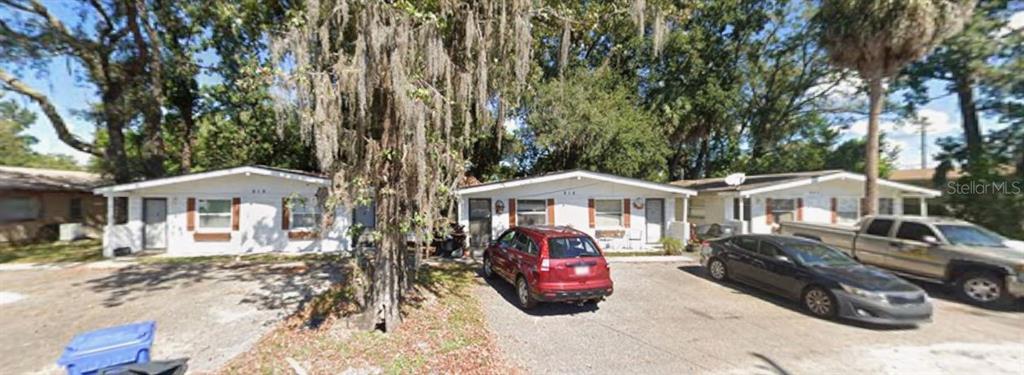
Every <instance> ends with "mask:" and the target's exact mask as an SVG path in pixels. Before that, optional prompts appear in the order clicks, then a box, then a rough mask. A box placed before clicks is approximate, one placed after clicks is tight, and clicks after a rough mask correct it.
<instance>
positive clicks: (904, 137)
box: [4, 7, 1024, 169]
mask: <svg viewBox="0 0 1024 375" xmlns="http://www.w3.org/2000/svg"><path fill="white" fill-rule="evenodd" d="M59 8H60V7H56V8H55V9H59ZM57 13H58V16H63V15H61V14H60V12H57ZM1022 26H1024V12H1017V13H1016V14H1014V15H1013V16H1012V17H1011V21H1010V27H1012V28H1015V29H1017V28H1020V27H1022ZM12 68H14V69H15V70H14V72H13V73H14V74H15V75H16V76H18V77H19V78H21V79H22V80H23V81H25V82H26V83H28V84H29V85H30V86H32V87H34V88H35V89H37V90H39V91H42V92H43V93H45V94H46V95H47V96H49V98H50V100H51V101H53V103H54V105H55V106H56V107H57V109H58V111H59V112H60V113H61V115H63V116H64V120H65V122H67V124H68V126H69V127H70V130H71V132H72V133H74V134H76V135H77V136H79V137H81V138H82V139H85V140H91V139H92V137H93V132H94V126H93V125H92V123H90V122H88V121H85V120H83V119H81V118H80V117H78V116H77V115H75V112H77V111H82V110H85V109H87V108H89V106H90V105H92V104H94V103H96V102H97V101H98V98H97V96H96V95H95V89H94V88H93V87H92V86H91V85H89V84H87V83H82V82H77V80H76V78H75V73H74V71H73V69H75V64H74V63H72V62H69V61H68V60H67V59H66V58H59V59H55V60H53V61H51V62H50V64H49V67H48V69H47V71H46V72H44V73H45V74H43V75H37V74H35V73H34V72H31V71H29V70H24V69H23V70H18V69H17V67H12ZM930 89H931V91H933V93H934V94H939V93H941V92H942V90H943V87H942V86H941V84H939V83H935V84H933V85H931V87H930ZM851 91H853V90H851V89H850V88H846V89H840V90H839V92H840V93H841V94H846V93H848V92H851ZM4 99H14V100H16V101H18V102H19V103H21V104H22V105H24V106H25V107H26V108H29V109H31V110H33V111H34V112H36V113H37V114H38V115H39V116H38V117H39V119H38V121H36V123H35V124H33V125H32V126H31V127H30V128H29V129H28V134H29V135H31V136H33V137H35V138H37V139H38V140H39V143H37V144H36V145H35V146H34V147H33V148H34V149H35V150H36V151H39V152H43V153H56V154H67V155H71V156H73V157H74V158H75V159H76V160H77V161H78V162H79V163H80V164H83V165H84V164H85V162H86V161H88V159H89V155H87V154H85V153H82V152H79V151H77V150H74V149H72V148H71V147H68V146H67V145H66V144H64V143H63V142H61V141H60V140H59V139H58V138H57V134H56V132H55V131H54V130H53V127H52V126H51V125H50V122H49V120H48V119H47V118H46V117H45V116H43V115H42V113H41V112H40V110H39V107H38V106H36V105H35V104H34V103H32V102H30V101H28V100H26V99H25V98H24V97H22V96H20V95H16V94H13V93H9V94H7V95H5V96H4ZM918 116H919V117H921V118H923V119H925V120H927V122H928V138H927V150H928V154H929V157H928V164H929V167H933V166H934V165H935V164H936V162H935V161H934V155H935V154H936V153H938V151H939V148H938V146H936V145H935V140H937V139H939V138H941V137H948V136H955V135H959V134H960V133H961V132H962V129H961V126H960V113H959V109H958V107H957V101H956V96H955V95H947V96H944V97H942V98H939V99H936V100H933V101H932V102H931V103H928V105H926V106H924V107H923V108H921V109H920V110H919V112H918ZM1004 126H1005V124H1000V123H998V122H996V121H995V120H994V119H992V118H987V117H982V119H981V127H982V132H983V133H987V132H988V131H990V130H994V129H999V128H1002V127H1004ZM881 129H882V131H883V132H885V133H886V137H887V139H888V140H889V141H890V142H892V144H895V145H897V146H898V147H899V148H900V154H899V159H898V160H897V162H896V164H897V167H899V168H900V169H910V168H920V167H921V136H920V133H919V128H915V127H913V126H910V125H903V126H898V125H897V124H895V123H893V122H889V121H883V122H882V124H881ZM866 133H867V119H866V118H865V119H863V120H858V121H855V122H854V123H853V124H852V125H851V126H850V128H849V129H848V130H846V131H844V132H843V135H842V136H843V138H844V139H849V138H854V137H863V136H864V135H865V134H866Z"/></svg>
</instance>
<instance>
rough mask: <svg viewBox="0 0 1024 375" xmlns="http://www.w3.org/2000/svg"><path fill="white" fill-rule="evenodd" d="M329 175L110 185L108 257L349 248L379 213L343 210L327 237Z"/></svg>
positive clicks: (246, 175)
mask: <svg viewBox="0 0 1024 375" xmlns="http://www.w3.org/2000/svg"><path fill="white" fill-rule="evenodd" d="M329 182H330V181H329V180H328V179H327V178H324V177H323V176H320V175H317V174H312V173H307V172H301V171H294V170H286V169H280V168H271V167H265V166H243V167H236V168H228V169H221V170H214V171H208V172H200V173H192V174H186V175H181V176H174V177H166V178H159V179H152V180H146V181H139V182H132V183H125V184H119V185H111V186H104V187H100V188H96V189H95V190H93V192H94V193H95V194H100V195H103V196H104V197H106V205H107V225H106V226H105V228H104V233H103V254H104V255H105V256H112V255H113V254H114V250H115V249H119V248H127V249H129V250H130V251H131V252H138V251H141V250H157V251H165V252H166V253H167V254H168V255H188V256H194V255H222V254H247V253H260V252H288V253H300V252H327V251H341V250H347V249H349V247H350V239H349V238H347V235H348V234H347V231H348V229H349V227H350V226H351V224H352V223H353V222H361V223H363V224H364V225H366V226H368V227H372V226H373V214H372V212H373V210H372V208H371V209H366V208H364V209H360V210H349V209H348V208H345V207H337V208H336V210H335V216H334V219H333V223H330V228H331V229H330V230H328V231H326V233H321V232H320V231H319V228H320V226H319V224H318V223H319V221H320V218H321V217H322V215H320V213H319V212H318V210H319V208H318V205H317V201H316V199H317V198H316V192H317V190H318V189H319V188H321V187H325V186H327V185H328V184H329Z"/></svg>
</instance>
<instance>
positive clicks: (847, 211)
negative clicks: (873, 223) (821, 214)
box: [836, 198, 860, 224]
mask: <svg viewBox="0 0 1024 375" xmlns="http://www.w3.org/2000/svg"><path fill="white" fill-rule="evenodd" d="M857 220H860V199H858V198H836V221H838V222H840V223H844V224H853V223H856V222H857Z"/></svg>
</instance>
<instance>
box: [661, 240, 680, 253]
mask: <svg viewBox="0 0 1024 375" xmlns="http://www.w3.org/2000/svg"><path fill="white" fill-rule="evenodd" d="M659 242H660V243H661V248H662V249H663V250H665V255H680V254H682V253H683V241H681V240H679V239H678V238H672V237H663V238H662V239H661V241H659Z"/></svg>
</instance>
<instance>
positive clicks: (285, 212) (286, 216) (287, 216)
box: [281, 198, 292, 230]
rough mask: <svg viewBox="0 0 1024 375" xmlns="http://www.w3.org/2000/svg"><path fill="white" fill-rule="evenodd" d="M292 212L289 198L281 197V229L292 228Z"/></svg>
mask: <svg viewBox="0 0 1024 375" xmlns="http://www.w3.org/2000/svg"><path fill="white" fill-rule="evenodd" d="M291 217H292V212H291V210H289V209H288V198H281V229H283V230H288V229H289V228H291Z"/></svg>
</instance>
